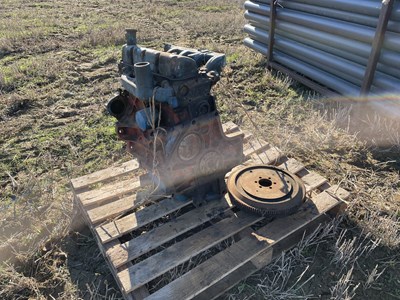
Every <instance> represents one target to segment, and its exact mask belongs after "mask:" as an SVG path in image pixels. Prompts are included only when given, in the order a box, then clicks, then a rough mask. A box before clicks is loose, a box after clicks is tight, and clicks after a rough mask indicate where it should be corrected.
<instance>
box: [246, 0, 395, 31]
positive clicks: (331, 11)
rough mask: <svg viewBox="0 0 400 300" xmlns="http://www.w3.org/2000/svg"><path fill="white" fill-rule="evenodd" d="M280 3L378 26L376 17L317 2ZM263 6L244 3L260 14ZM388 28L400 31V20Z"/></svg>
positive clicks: (285, 6) (301, 10) (249, 8)
mask: <svg viewBox="0 0 400 300" xmlns="http://www.w3.org/2000/svg"><path fill="white" fill-rule="evenodd" d="M260 2H261V1H260ZM266 2H269V1H266ZM279 5H280V6H282V7H283V8H289V9H292V10H296V11H300V12H305V13H310V14H313V15H319V16H323V17H328V18H333V19H337V20H342V21H346V22H351V23H355V24H360V25H365V26H369V27H373V28H376V26H377V25H378V18H376V17H371V16H368V15H364V14H363V15H361V14H358V13H353V12H348V11H341V10H337V9H332V8H325V7H319V6H316V5H315V4H314V5H309V4H304V3H297V2H293V1H279ZM263 6H264V5H262V4H260V3H256V2H254V1H246V2H245V3H244V7H245V9H248V10H251V11H254V12H257V13H259V14H265V9H263ZM387 28H388V30H389V31H393V32H397V33H400V22H396V21H389V23H388V27H387Z"/></svg>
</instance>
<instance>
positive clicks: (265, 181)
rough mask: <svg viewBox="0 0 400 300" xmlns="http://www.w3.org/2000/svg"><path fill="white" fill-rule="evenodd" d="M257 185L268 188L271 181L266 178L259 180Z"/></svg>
mask: <svg viewBox="0 0 400 300" xmlns="http://www.w3.org/2000/svg"><path fill="white" fill-rule="evenodd" d="M258 183H259V184H260V186H264V187H269V186H271V185H272V181H271V180H269V179H266V178H261V179H260V180H259V181H258Z"/></svg>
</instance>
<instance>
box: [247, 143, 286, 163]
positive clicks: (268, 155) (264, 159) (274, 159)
mask: <svg viewBox="0 0 400 300" xmlns="http://www.w3.org/2000/svg"><path fill="white" fill-rule="evenodd" d="M282 157H284V154H283V152H282V151H281V150H280V149H279V148H277V147H271V148H269V149H268V150H266V151H263V152H261V153H258V154H257V153H254V154H252V155H251V159H252V160H253V161H254V163H257V164H266V165H276V164H277V163H278V162H279V161H280V159H281V158H282Z"/></svg>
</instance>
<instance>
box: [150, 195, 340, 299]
mask: <svg viewBox="0 0 400 300" xmlns="http://www.w3.org/2000/svg"><path fill="white" fill-rule="evenodd" d="M339 203H340V202H339V201H337V200H336V199H335V198H334V197H332V196H331V195H329V193H327V192H322V193H321V194H319V195H317V196H316V197H315V198H314V199H312V200H308V203H306V204H307V205H304V206H303V208H302V209H300V210H299V211H298V212H297V213H295V214H293V215H291V216H288V217H285V218H280V219H276V220H274V221H272V222H271V223H269V224H268V225H266V226H264V227H262V228H260V229H259V230H257V231H256V232H255V233H254V234H253V235H252V236H248V237H246V238H243V239H242V240H240V241H239V242H237V243H235V244H233V245H232V246H231V247H229V248H228V249H225V250H224V251H222V252H220V253H218V254H216V255H215V256H213V257H212V258H210V259H208V260H207V261H205V262H204V263H202V264H200V265H199V266H197V267H195V268H194V269H192V270H190V271H189V272H188V273H186V274H184V275H183V276H181V277H180V278H178V279H176V280H175V281H173V282H172V283H170V284H168V285H167V286H165V287H163V288H162V289H160V290H158V291H156V292H155V293H153V294H151V295H150V296H149V297H148V299H178V298H179V299H190V298H192V297H194V296H196V295H199V294H200V293H201V292H202V291H204V290H206V289H207V288H208V287H210V286H212V285H214V284H215V283H217V282H218V281H219V280H221V279H222V278H224V277H226V276H228V275H229V274H231V273H232V272H234V271H235V270H236V269H238V268H240V267H241V266H243V265H244V264H245V263H247V262H249V261H251V260H252V259H254V258H255V257H256V256H257V255H260V254H262V253H265V251H268V249H270V251H273V248H272V246H273V245H274V244H276V243H277V242H279V241H285V240H287V239H292V235H293V234H294V233H296V234H298V232H299V230H301V231H302V232H304V228H305V226H307V225H308V224H310V223H312V222H313V221H314V220H315V219H317V218H319V217H320V216H321V215H322V214H324V213H325V212H327V211H329V210H330V209H332V208H333V207H335V206H337V205H338V204H339Z"/></svg>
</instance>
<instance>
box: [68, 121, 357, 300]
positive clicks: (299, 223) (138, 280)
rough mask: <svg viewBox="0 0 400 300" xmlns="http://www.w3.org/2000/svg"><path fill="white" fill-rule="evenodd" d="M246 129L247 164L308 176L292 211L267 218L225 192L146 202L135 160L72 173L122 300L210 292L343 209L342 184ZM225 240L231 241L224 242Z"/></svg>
mask: <svg viewBox="0 0 400 300" xmlns="http://www.w3.org/2000/svg"><path fill="white" fill-rule="evenodd" d="M223 127H224V131H225V133H226V134H227V135H233V134H237V133H238V132H239V131H240V129H239V128H238V126H237V125H235V124H233V123H231V122H229V123H227V124H224V126H223ZM244 134H245V146H244V154H245V157H246V159H247V161H246V162H245V164H249V163H254V162H257V163H261V162H262V163H266V164H272V165H278V166H280V167H281V168H283V169H286V170H289V171H291V172H292V173H295V174H297V175H298V176H299V177H301V178H302V180H303V181H304V182H305V185H306V189H307V195H308V199H307V201H306V203H305V204H304V205H303V206H302V207H301V208H300V210H299V211H298V212H297V213H295V214H293V215H291V216H288V217H285V218H278V219H274V220H272V221H270V222H269V223H268V224H266V221H265V219H263V218H262V217H260V216H256V215H252V214H249V213H246V212H244V211H240V210H239V209H238V208H235V207H233V206H232V205H231V204H230V201H229V199H228V197H225V198H224V199H221V200H220V201H213V202H209V203H207V204H205V205H203V206H201V207H198V208H195V207H194V206H193V205H192V203H191V201H187V202H180V201H176V200H174V199H170V198H164V199H159V200H157V201H153V202H152V203H151V204H148V203H147V204H146V203H143V200H139V198H136V192H137V191H138V190H139V189H141V188H142V187H141V186H140V183H139V180H138V175H137V169H138V163H137V162H136V161H135V160H133V161H129V162H126V163H123V164H121V165H119V166H116V167H112V168H109V169H106V170H102V171H98V172H95V173H92V174H90V175H86V176H83V177H80V178H76V179H72V180H71V183H72V188H73V191H74V195H75V202H76V205H77V206H78V208H79V209H80V211H81V212H82V215H83V216H84V219H85V222H86V224H87V225H88V226H89V227H90V228H91V230H92V231H93V234H94V236H95V237H96V240H97V243H98V245H99V248H100V249H101V251H102V253H103V255H104V257H105V258H106V261H107V263H108V264H109V267H110V269H111V272H112V274H113V275H114V277H115V279H116V281H117V283H118V285H119V287H120V288H121V291H122V294H123V295H124V297H125V298H126V299H143V298H146V299H163V300H164V299H193V298H194V299H207V300H208V299H214V298H216V297H217V296H219V295H221V294H222V293H223V292H224V291H226V290H227V289H229V288H231V287H232V286H234V285H236V284H237V283H238V282H240V281H241V280H242V279H244V278H246V277H247V276H249V275H251V274H252V273H254V272H256V271H257V270H259V269H260V268H262V267H264V266H265V265H267V264H268V263H270V262H271V261H272V260H273V259H274V258H275V257H277V256H279V255H280V254H281V253H282V251H284V250H287V249H289V248H291V247H293V246H295V245H296V243H297V242H298V241H299V240H300V239H301V238H302V237H303V235H304V234H305V233H306V234H307V233H311V232H312V231H313V230H314V229H315V228H316V227H317V226H318V225H319V224H321V223H323V222H326V221H327V220H329V215H335V214H336V213H338V212H339V211H341V210H343V208H344V207H345V202H344V199H346V198H347V197H348V196H349V194H348V192H347V191H345V190H343V189H342V188H340V187H338V186H330V185H329V183H328V182H327V180H326V179H325V178H324V177H322V176H321V175H319V174H317V173H315V172H310V171H308V170H306V169H305V168H304V166H303V165H302V164H301V163H300V162H298V161H297V160H295V159H292V158H287V157H286V156H284V154H283V153H282V151H280V150H279V149H278V148H276V147H272V146H270V145H268V144H267V143H266V142H264V141H262V140H259V139H257V138H255V137H254V136H253V135H252V134H251V133H248V132H244ZM260 224H261V225H260ZM233 238H234V239H233ZM227 240H229V241H234V242H231V243H225V244H223V243H221V242H223V241H227ZM216 245H219V247H218V249H217V248H216V247H215V246H216ZM221 245H225V246H221ZM221 247H222V250H221ZM224 247H225V248H224ZM216 249H217V250H216ZM204 253H206V254H204ZM196 257H202V259H203V262H201V263H200V264H198V265H197V266H194V267H193V268H192V269H190V270H186V269H185V271H186V273H184V272H183V271H182V270H181V271H180V272H182V275H181V276H180V277H179V278H177V279H175V280H172V281H171V282H169V283H167V284H166V285H165V286H163V287H161V288H159V289H158V290H154V288H153V289H150V290H151V293H150V292H149V289H148V287H149V283H150V285H152V283H154V282H155V279H160V278H162V276H163V275H164V278H166V276H165V274H167V273H168V272H169V271H170V270H173V269H174V268H176V267H181V266H182V265H183V266H186V267H185V268H188V267H187V266H188V264H186V265H185V263H186V262H188V261H189V260H191V259H193V258H196ZM182 269H183V268H182ZM153 285H154V284H153Z"/></svg>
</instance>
